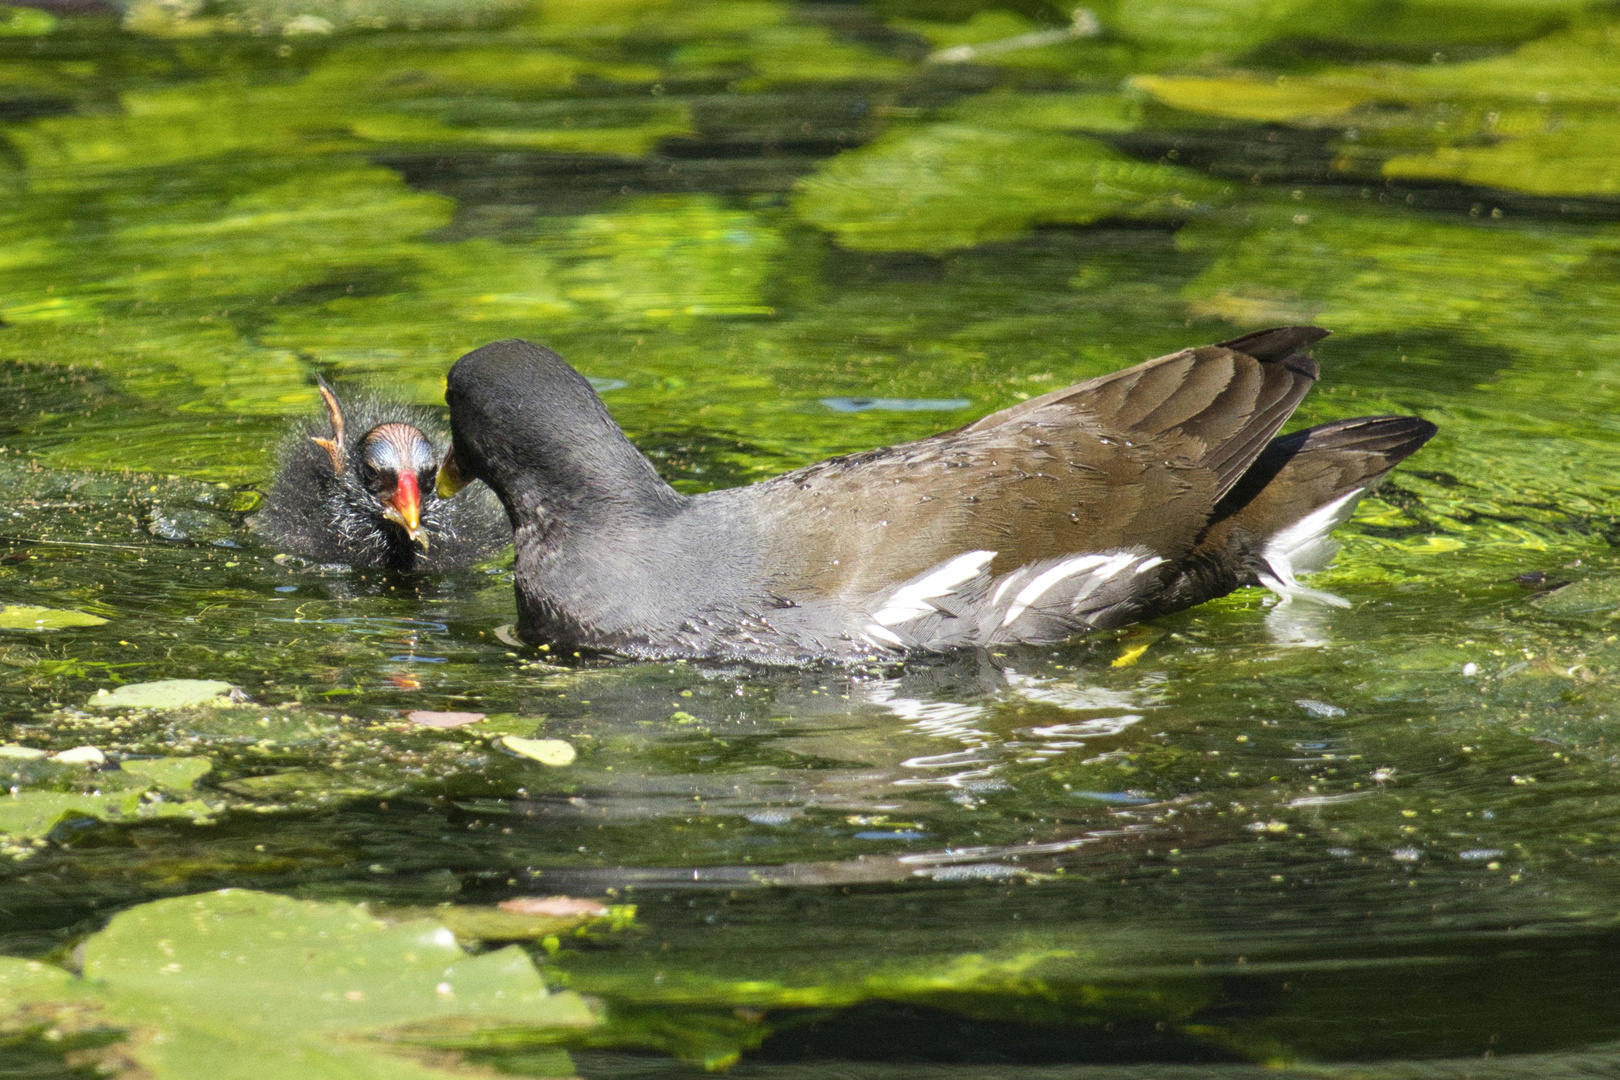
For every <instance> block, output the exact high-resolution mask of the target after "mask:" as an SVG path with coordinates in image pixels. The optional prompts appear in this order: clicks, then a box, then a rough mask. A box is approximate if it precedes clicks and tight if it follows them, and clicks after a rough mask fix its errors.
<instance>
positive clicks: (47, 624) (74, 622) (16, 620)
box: [0, 604, 107, 630]
mask: <svg viewBox="0 0 1620 1080" xmlns="http://www.w3.org/2000/svg"><path fill="white" fill-rule="evenodd" d="M106 621H107V620H106V619H103V618H101V617H100V616H97V615H90V614H87V613H85V612H83V611H73V610H71V609H63V608H48V607H34V606H32V605H30V604H6V605H5V606H4V607H0V630H66V629H68V628H69V627H74V626H100V625H102V624H103V623H105V622H106Z"/></svg>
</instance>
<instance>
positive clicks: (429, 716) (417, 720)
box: [405, 709, 484, 728]
mask: <svg viewBox="0 0 1620 1080" xmlns="http://www.w3.org/2000/svg"><path fill="white" fill-rule="evenodd" d="M483 718H484V714H483V713H481V712H434V711H432V710H431V709H412V710H411V711H410V712H408V713H406V714H405V719H407V720H409V721H410V722H411V723H413V724H420V725H421V726H422V727H431V728H453V727H461V726H463V725H465V724H476V723H478V721H480V720H482V719H483Z"/></svg>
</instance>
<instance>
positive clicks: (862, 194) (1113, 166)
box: [794, 123, 1225, 254]
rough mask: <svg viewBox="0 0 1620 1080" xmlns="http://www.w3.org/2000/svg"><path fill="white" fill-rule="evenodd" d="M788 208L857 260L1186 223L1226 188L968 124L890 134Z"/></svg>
mask: <svg viewBox="0 0 1620 1080" xmlns="http://www.w3.org/2000/svg"><path fill="white" fill-rule="evenodd" d="M798 187H799V193H798V196H797V197H796V198H795V200H794V208H795V209H796V210H797V211H798V213H799V216H800V217H802V218H804V219H805V220H806V221H808V222H810V223H811V224H813V225H817V226H819V227H821V228H823V229H826V230H828V231H830V232H831V233H832V234H833V235H834V236H836V237H837V238H838V242H839V243H840V244H842V245H844V246H845V247H848V248H853V249H856V250H859V251H920V252H929V253H935V254H938V253H942V252H946V251H951V250H953V249H957V248H965V247H972V246H974V245H976V244H983V243H988V242H990V241H995V240H1009V239H1012V238H1013V237H1016V236H1019V235H1021V234H1023V233H1025V232H1027V231H1029V230H1030V229H1031V228H1033V227H1034V226H1036V225H1042V224H1076V225H1078V224H1085V223H1087V222H1091V221H1096V220H1097V219H1099V218H1102V217H1145V218H1170V217H1182V218H1184V217H1186V216H1187V214H1188V212H1189V211H1191V210H1193V209H1194V208H1196V207H1197V206H1198V205H1199V204H1200V203H1204V202H1208V201H1210V200H1213V199H1217V198H1220V197H1221V196H1222V193H1223V191H1224V190H1225V189H1224V187H1222V186H1221V185H1217V184H1213V183H1211V182H1210V181H1208V180H1206V179H1204V178H1202V177H1199V176H1197V175H1195V174H1193V173H1191V172H1187V171H1185V170H1182V169H1177V168H1173V167H1170V166H1165V165H1148V164H1143V163H1141V162H1136V161H1131V160H1129V159H1128V158H1126V157H1125V156H1124V155H1123V154H1120V153H1119V152H1117V151H1115V150H1113V149H1111V148H1110V147H1108V146H1106V145H1105V144H1103V143H1101V142H1099V141H1097V140H1095V139H1088V138H1085V137H1083V136H1071V135H1059V134H1053V133H1051V132H1047V131H1018V130H1014V131H1007V130H998V129H995V128H990V127H977V126H972V125H968V124H960V123H946V124H931V125H929V126H927V127H923V128H913V129H910V130H900V131H897V132H894V133H892V134H890V135H887V136H884V137H883V138H881V139H878V140H877V141H876V142H874V143H872V144H870V145H868V146H864V147H862V148H861V149H859V150H852V151H850V152H848V153H844V154H840V155H838V156H837V157H835V158H833V159H832V160H831V161H830V162H828V163H827V164H826V165H825V166H823V168H822V170H821V171H820V172H819V173H817V174H816V175H814V176H811V177H808V178H806V179H804V180H802V181H800V182H799V185H798Z"/></svg>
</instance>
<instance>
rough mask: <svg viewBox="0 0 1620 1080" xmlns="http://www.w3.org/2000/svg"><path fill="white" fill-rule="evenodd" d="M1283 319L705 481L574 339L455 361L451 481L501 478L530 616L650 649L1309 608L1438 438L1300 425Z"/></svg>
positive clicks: (1309, 369)
mask: <svg viewBox="0 0 1620 1080" xmlns="http://www.w3.org/2000/svg"><path fill="white" fill-rule="evenodd" d="M1326 333H1327V332H1326V331H1324V330H1320V329H1317V328H1315V327H1308V326H1305V327H1283V328H1280V329H1274V330H1264V331H1260V332H1257V333H1253V334H1247V335H1244V336H1243V337H1240V338H1236V339H1234V340H1232V341H1226V342H1222V343H1221V344H1218V345H1207V346H1203V347H1201V348H1194V349H1184V350H1182V351H1181V352H1177V353H1173V354H1171V355H1169V356H1164V357H1160V358H1159V359H1157V360H1149V361H1147V362H1145V363H1142V364H1138V365H1137V366H1136V367H1133V368H1128V369H1126V370H1124V371H1118V372H1114V373H1113V374H1110V375H1104V376H1102V377H1100V378H1096V379H1091V380H1089V381H1087V382H1082V383H1077V384H1075V385H1073V386H1070V387H1067V388H1065V389H1062V390H1056V391H1054V392H1052V393H1049V394H1046V395H1044V396H1042V397H1038V398H1034V399H1032V400H1030V401H1026V402H1023V403H1022V404H1019V405H1015V406H1013V407H1012V408H1009V409H1004V410H1002V411H1001V412H998V413H992V414H991V415H989V416H986V417H984V418H983V419H981V420H978V421H976V422H974V423H972V424H969V425H967V426H966V427H963V428H959V429H957V430H955V431H949V432H945V433H943V434H940V435H934V436H932V437H930V438H926V439H920V440H918V441H916V442H911V443H904V444H901V445H898V446H890V447H884V448H883V449H879V450H871V451H867V452H865V453H858V454H850V455H846V456H844V457H837V458H832V459H830V460H827V461H823V462H820V463H819V464H815V465H811V466H809V467H807V468H803V469H799V470H798V471H796V472H791V473H788V474H786V475H784V476H778V477H775V478H774V479H771V480H767V481H765V482H763V483H759V484H755V485H752V486H750V487H741V488H732V489H728V490H723V491H713V492H709V493H706V494H703V495H695V496H682V495H680V494H678V493H677V492H675V491H674V490H673V489H672V488H670V486H669V485H668V484H666V483H664V481H663V480H662V479H660V478H659V476H658V474H657V472H655V471H654V469H653V467H652V464H651V463H650V462H648V460H647V459H646V458H645V457H644V456H642V454H641V453H640V452H638V451H637V450H636V448H635V447H634V446H632V445H631V444H630V442H629V440H628V439H626V438H625V436H624V434H623V433H622V432H621V431H620V430H619V428H618V426H617V425H616V424H614V422H613V420H612V418H611V417H610V416H609V415H608V412H607V410H606V409H605V408H604V407H603V405H602V402H601V400H600V399H599V398H598V397H597V395H596V393H595V392H594V391H593V390H592V389H591V387H590V384H589V383H587V382H586V381H585V379H584V378H582V377H581V376H580V375H579V374H578V373H577V372H576V371H574V369H573V368H571V367H569V366H568V364H567V363H565V362H564V361H563V359H562V358H561V357H560V356H558V355H557V354H556V353H554V352H552V351H550V350H549V349H544V348H540V347H538V346H536V345H532V344H530V343H528V342H526V341H501V342H496V343H494V344H492V345H486V346H484V347H483V348H481V349H478V350H476V351H474V352H471V353H469V354H467V355H466V356H464V357H462V358H461V359H460V360H459V361H458V362H457V363H456V365H455V367H454V368H453V369H452V370H451V372H450V379H449V389H448V393H447V398H448V400H449V402H450V420H451V430H452V450H451V454H450V455H449V456H448V457H447V458H446V461H445V465H444V468H443V469H442V470H441V472H440V474H439V489H440V492H441V493H442V494H453V493H454V491H455V490H456V489H457V488H458V487H459V486H460V485H461V484H462V483H463V481H464V479H465V478H477V479H479V480H482V481H484V482H485V483H486V484H488V485H489V486H490V487H491V488H493V489H494V491H495V493H496V495H498V496H499V497H500V500H501V502H502V503H503V504H505V507H506V512H507V515H508V517H509V518H510V519H511V522H512V526H513V530H514V537H513V539H514V543H515V544H516V549H517V550H516V555H517V563H516V581H515V585H516V591H517V603H518V612H519V623H518V631H519V633H520V634H521V635H522V636H523V637H524V638H525V639H527V640H529V641H532V642H541V641H547V642H555V643H559V644H564V645H569V646H573V647H587V648H591V649H601V650H610V651H613V652H618V653H622V654H627V655H631V656H639V657H694V658H695V657H713V658H725V659H741V660H752V661H762V662H766V663H802V662H808V661H826V660H830V661H838V662H852V661H858V660H862V659H866V658H870V657H888V658H892V657H894V656H895V655H897V654H902V653H909V652H939V651H943V650H948V649H955V648H961V647H969V646H979V647H983V646H993V645H1004V644H1014V643H1050V642H1056V641H1060V640H1062V639H1064V638H1066V637H1068V636H1070V635H1072V634H1075V633H1077V632H1080V631H1084V630H1088V629H1097V628H1106V627H1115V626H1120V625H1122V624H1125V623H1130V622H1134V621H1137V620H1140V619H1145V618H1151V617H1153V616H1156V615H1161V614H1165V613H1167V612H1172V611H1177V610H1179V609H1181V608H1186V607H1189V606H1191V605H1193V604H1199V603H1202V602H1203V601H1205V600H1209V599H1213V598H1214V597H1217V596H1222V595H1225V594H1226V593H1229V592H1231V591H1232V590H1233V589H1236V588H1239V587H1240V586H1244V585H1256V584H1260V585H1265V586H1267V587H1269V588H1271V589H1273V590H1275V591H1277V592H1278V593H1281V594H1282V595H1283V596H1284V597H1286V598H1290V599H1291V598H1293V597H1295V596H1301V595H1304V596H1312V597H1315V598H1316V599H1319V600H1326V601H1328V602H1333V603H1340V604H1342V603H1343V601H1340V600H1338V599H1337V598H1336V597H1330V596H1328V595H1327V594H1323V593H1316V592H1314V591H1312V590H1309V589H1306V588H1304V587H1302V586H1301V585H1300V584H1299V582H1298V581H1297V575H1299V574H1301V573H1303V572H1305V571H1308V570H1314V569H1318V568H1320V567H1321V566H1323V565H1324V564H1325V563H1326V561H1327V560H1328V559H1329V558H1331V556H1332V554H1333V552H1334V550H1335V546H1334V545H1333V544H1332V542H1331V541H1330V540H1329V539H1328V534H1329V532H1330V531H1331V530H1332V529H1333V528H1334V527H1335V526H1337V525H1339V524H1340V523H1341V522H1343V521H1344V520H1345V519H1346V518H1348V517H1349V515H1350V513H1351V511H1352V510H1353V509H1354V507H1355V504H1356V502H1357V500H1359V499H1360V497H1361V496H1362V495H1363V494H1364V493H1365V492H1366V491H1367V490H1368V489H1369V488H1370V487H1371V486H1372V485H1374V484H1376V483H1377V482H1378V480H1379V479H1380V478H1381V477H1382V476H1383V475H1384V474H1385V473H1387V472H1388V471H1389V470H1390V469H1391V468H1393V467H1394V466H1395V464H1396V463H1397V462H1399V461H1400V460H1401V459H1403V458H1405V457H1406V456H1407V455H1408V454H1410V453H1412V452H1413V451H1414V450H1416V449H1417V448H1418V447H1420V446H1422V445H1423V443H1424V442H1426V441H1427V440H1428V439H1429V437H1430V436H1431V435H1433V434H1434V431H1435V428H1434V425H1432V424H1430V423H1428V422H1427V421H1424V420H1420V419H1417V418H1415V417H1407V416H1373V417H1360V418H1357V419H1353V420H1339V421H1335V422H1333V423H1329V424H1323V425H1320V426H1318V427H1314V428H1310V429H1308V430H1305V431H1301V432H1297V433H1295V434H1292V435H1288V436H1284V437H1281V438H1278V437H1277V431H1278V429H1279V428H1281V427H1282V425H1283V423H1284V421H1286V420H1287V419H1288V417H1289V415H1290V414H1291V413H1292V412H1293V411H1294V407H1295V406H1296V405H1298V404H1299V401H1300V399H1301V398H1303V397H1304V396H1305V393H1306V391H1307V390H1309V389H1310V386H1311V384H1312V383H1313V382H1315V381H1316V378H1317V366H1316V362H1315V361H1314V360H1312V359H1311V358H1309V357H1308V356H1306V355H1304V354H1303V353H1302V352H1301V351H1300V350H1301V349H1303V348H1305V347H1307V346H1309V345H1310V344H1312V343H1313V342H1315V341H1317V340H1319V339H1321V338H1322V337H1325V336H1326Z"/></svg>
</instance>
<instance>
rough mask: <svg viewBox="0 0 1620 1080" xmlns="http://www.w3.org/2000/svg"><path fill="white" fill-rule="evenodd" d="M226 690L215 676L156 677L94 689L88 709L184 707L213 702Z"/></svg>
mask: <svg viewBox="0 0 1620 1080" xmlns="http://www.w3.org/2000/svg"><path fill="white" fill-rule="evenodd" d="M230 690H231V684H230V683H228V682H220V681H219V680H217V679H160V680H158V681H157V682H144V683H129V684H127V685H125V686H120V687H119V688H118V689H116V690H111V691H109V690H98V691H97V692H96V696H95V697H93V698H91V699H90V701H89V705H90V707H91V708H92V709H184V708H189V707H190V706H193V705H210V704H214V703H216V702H217V701H218V700H219V699H220V698H222V697H223V696H224V695H225V694H227V693H229V692H230Z"/></svg>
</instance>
